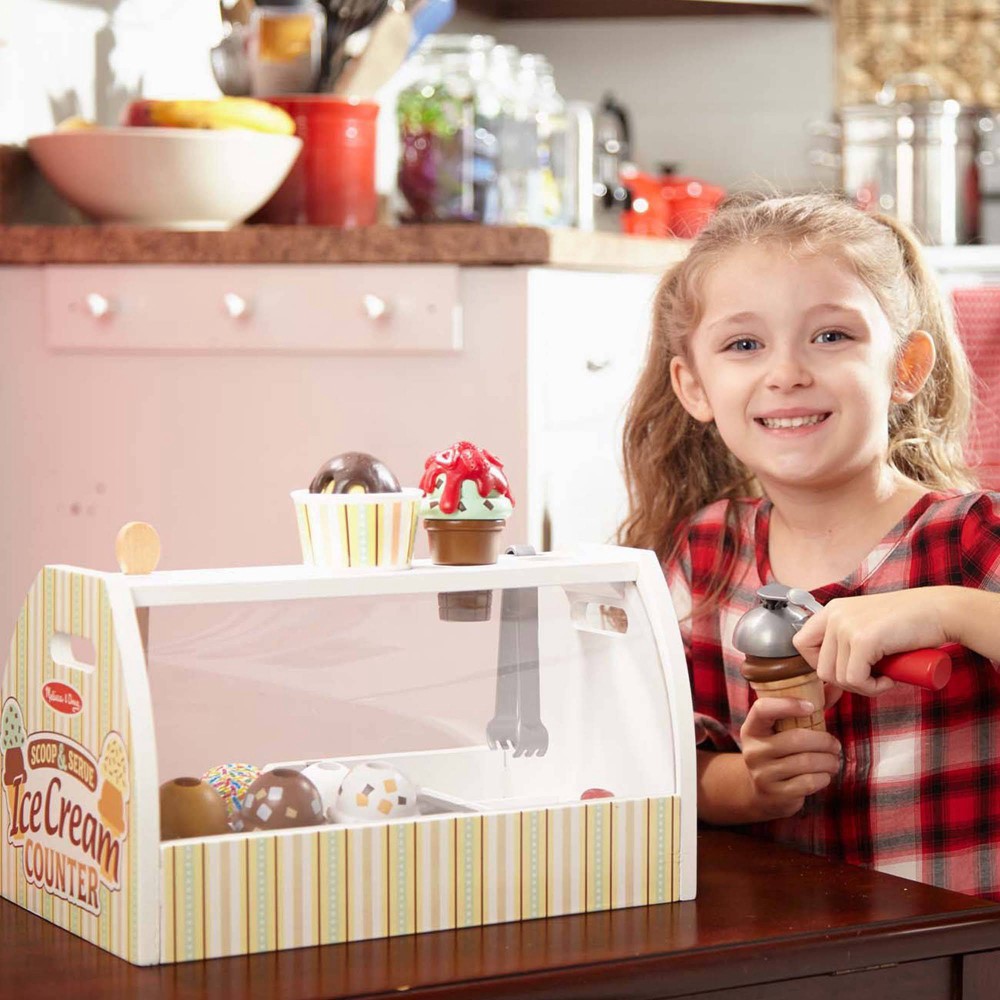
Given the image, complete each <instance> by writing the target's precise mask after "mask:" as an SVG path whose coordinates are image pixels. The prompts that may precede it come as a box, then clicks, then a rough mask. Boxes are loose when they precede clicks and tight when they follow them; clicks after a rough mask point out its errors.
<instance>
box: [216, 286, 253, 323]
mask: <svg viewBox="0 0 1000 1000" xmlns="http://www.w3.org/2000/svg"><path fill="white" fill-rule="evenodd" d="M222 304H223V305H224V306H225V307H226V312H227V313H229V315H230V316H231V317H232V318H233V319H241V318H242V317H243V316H246V314H247V313H248V312H249V311H250V303H249V302H247V300H246V299H245V298H243V296H242V295H237V294H236V292H226V294H225V295H223V296H222Z"/></svg>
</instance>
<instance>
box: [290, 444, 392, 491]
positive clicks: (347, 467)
mask: <svg viewBox="0 0 1000 1000" xmlns="http://www.w3.org/2000/svg"><path fill="white" fill-rule="evenodd" d="M309 492H310V493H398V492H399V480H398V479H397V478H396V477H395V476H394V475H393V474H392V472H391V471H390V469H389V467H388V466H387V465H386V464H385V462H382V461H380V460H379V459H377V458H376V457H375V456H374V455H369V454H367V453H365V452H363V451H345V452H344V453H343V454H342V455H335V456H334V457H333V458H331V459H330V461H329V462H327V463H326V464H325V465H324V466H322V468H321V469H320V470H319V472H317V473H316V475H315V476H313V481H312V482H311V483H310V484H309Z"/></svg>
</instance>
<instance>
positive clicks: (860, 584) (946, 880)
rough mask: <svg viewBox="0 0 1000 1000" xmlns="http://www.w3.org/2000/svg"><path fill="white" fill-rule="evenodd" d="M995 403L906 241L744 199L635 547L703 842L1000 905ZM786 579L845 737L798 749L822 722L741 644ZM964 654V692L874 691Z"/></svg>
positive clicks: (687, 334) (710, 234) (792, 204)
mask: <svg viewBox="0 0 1000 1000" xmlns="http://www.w3.org/2000/svg"><path fill="white" fill-rule="evenodd" d="M969 381H970V380H969V372H968V365H967V362H966V360H965V356H964V354H963V352H962V349H961V346H960V345H959V342H958V340H957V339H956V337H955V334H954V332H953V331H952V328H951V326H950V324H949V321H948V318H947V314H946V310H945V308H944V307H943V304H942V302H941V299H940V295H939V292H938V290H937V285H936V283H935V279H934V277H933V275H932V274H930V273H929V272H928V270H927V268H926V266H925V265H924V263H923V261H922V259H921V253H920V249H919V247H918V246H917V244H916V243H915V241H914V240H913V238H912V237H911V236H910V235H909V234H908V233H907V232H906V230H905V229H904V228H903V227H902V226H900V225H899V224H897V223H896V222H894V221H892V220H890V219H888V218H882V217H879V216H875V215H871V214H866V213H863V212H861V211H860V210H858V209H856V208H854V207H853V206H851V205H849V204H848V203H846V202H844V201H841V200H839V199H836V198H834V197H832V196H827V195H805V196H798V197H790V198H773V197H772V198H739V199H734V200H733V201H731V202H729V203H728V204H726V205H725V206H723V208H722V209H721V210H720V211H719V213H718V214H717V215H716V217H715V218H714V219H713V221H712V222H711V224H710V225H709V226H708V227H707V228H706V229H705V230H704V231H703V232H702V233H701V235H700V236H699V237H698V239H697V240H696V241H695V243H694V245H693V246H692V248H691V252H690V254H689V255H688V257H687V258H686V259H685V260H684V261H683V262H682V263H680V264H678V265H677V266H676V267H675V268H673V269H672V270H671V271H670V272H668V274H667V275H666V276H665V277H664V279H663V281H662V283H661V285H660V288H659V290H658V292H657V296H656V300H655V305H654V321H653V333H652V338H651V342H650V348H649V354H648V358H647V362H646V366H645V370H644V372H643V374H642V376H641V378H640V380H639V384H638V386H637V388H636V391H635V394H634V396H633V399H632V402H631V405H630V409H629V414H628V419H627V423H626V428H625V469H626V475H627V478H628V481H629V491H630V511H629V516H628V518H627V519H626V521H625V523H624V525H623V526H622V529H621V532H620V537H621V540H622V542H623V543H624V544H626V545H634V546H639V547H644V548H651V549H654V550H655V551H656V552H657V553H658V554H659V556H660V558H661V560H662V562H663V565H664V571H665V573H666V575H667V580H668V583H669V585H670V590H671V594H672V597H673V601H674V605H675V608H676V611H677V614H678V618H679V619H681V631H682V635H683V638H684V643H685V648H686V652H687V656H688V664H689V670H690V675H691V683H692V690H693V697H694V706H695V713H696V719H695V732H696V739H697V740H698V750H699V752H698V777H699V794H698V812H699V816H700V817H701V818H702V819H703V820H706V821H708V822H710V823H729V824H736V823H754V824H758V826H757V830H758V831H759V832H761V833H763V834H764V835H766V836H769V837H771V838H773V839H776V840H781V841H784V842H787V843H791V844H795V845H797V846H798V847H800V848H802V849H804V850H807V851H812V852H815V853H819V854H825V855H828V856H830V857H834V858H838V859H841V860H846V861H849V862H852V863H855V864H862V865H868V866H873V867H875V868H878V869H880V870H882V871H887V872H892V873H895V874H897V875H903V876H906V877H908V878H912V879H919V880H921V881H925V882H930V883H933V884H936V885H940V886H945V887H947V888H950V889H955V890H958V891H961V892H968V893H974V894H979V895H986V896H993V897H994V898H1000V674H998V663H996V662H992V661H1000V494H997V493H988V492H981V491H976V489H975V483H974V480H973V478H972V476H971V475H970V473H969V471H968V469H967V468H966V466H965V464H964V460H963V457H962V455H963V451H962V445H963V440H964V433H965V430H966V425H967V422H968V418H969V408H970V396H971V393H970V388H969ZM774 581H779V582H781V583H784V584H786V585H788V586H795V587H803V588H805V589H807V590H810V591H811V592H812V593H813V595H814V596H815V597H816V598H817V599H818V600H819V602H820V603H821V604H823V605H825V608H824V610H823V611H822V612H820V613H818V614H816V615H815V616H814V617H813V618H812V619H811V620H810V621H809V622H808V624H807V625H806V626H805V627H804V628H803V629H802V631H801V632H800V633H799V634H798V636H797V638H796V645H797V647H798V649H799V651H800V652H801V653H802V654H803V655H804V656H805V657H806V659H807V660H809V662H810V663H812V665H813V666H814V667H815V668H816V670H817V672H818V673H819V675H820V677H821V678H822V679H823V680H824V681H826V682H827V692H828V695H827V703H828V706H829V707H828V710H827V712H826V721H827V727H828V730H829V732H828V733H817V732H813V731H811V730H806V729H792V730H788V731H785V732H781V733H775V731H774V724H775V722H776V721H777V720H778V719H780V718H787V717H793V716H803V715H809V714H810V713H811V712H812V711H813V707H812V705H810V704H809V703H808V702H802V701H797V700H793V699H779V698H767V699H762V700H760V701H757V700H755V698H754V695H753V692H752V691H751V689H750V687H749V685H748V684H747V682H746V681H745V680H744V679H743V676H742V674H741V672H740V665H741V662H742V656H741V655H740V654H739V653H738V652H737V651H736V650H735V649H734V648H733V644H732V635H733V629H734V627H735V625H736V622H737V621H738V620H739V618H740V617H741V616H742V615H743V613H744V612H746V611H747V610H748V609H749V608H751V607H753V606H754V605H755V603H756V597H755V594H756V591H757V589H758V588H759V587H761V586H763V585H764V584H766V583H770V582H774ZM946 642H958V643H961V644H962V646H964V647H965V652H963V654H961V655H960V656H958V657H957V658H956V659H955V663H954V672H953V675H952V679H951V681H950V683H949V684H948V686H947V687H946V688H945V689H944V690H943V691H941V692H938V693H930V692H927V691H923V690H919V689H917V688H914V687H910V686H907V685H902V684H898V685H897V684H894V683H893V682H892V681H891V680H889V679H887V678H884V677H873V676H871V666H872V664H874V663H875V662H877V661H878V660H879V659H880V658H881V657H882V656H884V655H886V654H888V653H892V652H898V651H902V650H909V649H916V648H921V647H928V646H938V645H942V644H944V643H946ZM841 694H842V695H843V696H842V697H839V695H841Z"/></svg>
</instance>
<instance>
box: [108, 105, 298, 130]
mask: <svg viewBox="0 0 1000 1000" xmlns="http://www.w3.org/2000/svg"><path fill="white" fill-rule="evenodd" d="M125 124H126V125H159V126H165V127H168V128H205V129H234V128H235V129H249V130H250V131H253V132H272V133H275V134H278V135H293V134H294V133H295V122H294V121H293V120H292V117H291V115H289V114H288V113H287V112H286V111H284V110H282V109H281V108H279V107H277V106H275V105H274V104H268V103H267V101H258V100H255V99H254V98H252V97H220V98H219V99H218V100H215V101H193V100H192V101H187V100H185V101H153V100H142V101H133V102H132V104H131V105H130V106H129V109H128V112H127V114H126V118H125Z"/></svg>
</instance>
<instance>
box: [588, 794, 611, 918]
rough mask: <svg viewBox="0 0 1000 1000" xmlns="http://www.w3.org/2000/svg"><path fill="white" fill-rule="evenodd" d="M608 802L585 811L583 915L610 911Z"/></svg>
mask: <svg viewBox="0 0 1000 1000" xmlns="http://www.w3.org/2000/svg"><path fill="white" fill-rule="evenodd" d="M611 817H612V812H611V802H610V801H609V800H607V799H605V800H604V801H598V802H591V803H589V804H588V805H587V808H586V822H587V834H586V855H587V859H586V860H587V912H588V913H589V912H592V911H594V910H609V909H611V840H612V827H611V822H612V820H611Z"/></svg>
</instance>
